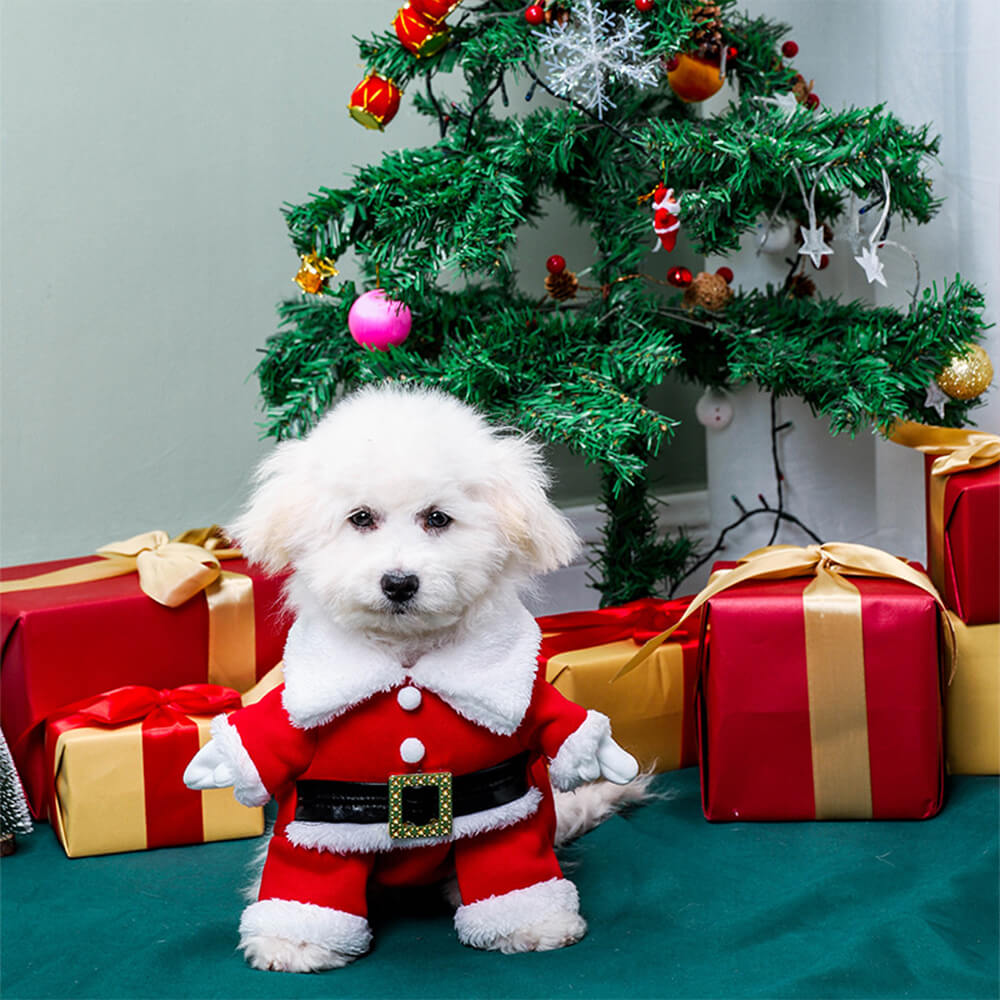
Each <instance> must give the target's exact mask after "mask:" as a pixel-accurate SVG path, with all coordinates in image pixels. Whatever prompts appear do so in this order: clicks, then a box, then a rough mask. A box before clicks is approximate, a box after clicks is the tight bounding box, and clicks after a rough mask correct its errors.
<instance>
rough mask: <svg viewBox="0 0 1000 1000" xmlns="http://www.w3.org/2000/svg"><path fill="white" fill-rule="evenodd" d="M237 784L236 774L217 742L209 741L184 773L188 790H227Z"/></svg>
mask: <svg viewBox="0 0 1000 1000" xmlns="http://www.w3.org/2000/svg"><path fill="white" fill-rule="evenodd" d="M235 783H236V772H235V771H234V770H233V769H232V767H231V766H230V765H229V764H228V763H226V760H225V758H224V757H223V756H222V751H221V750H220V749H219V746H218V744H217V743H216V742H215V740H209V741H208V742H207V743H206V744H205V745H204V746H203V747H202V748H201V749H200V750H199V751H198V752H197V753H196V754H195V755H194V757H192V758H191V763H190V764H188V766H187V768H186V769H185V771H184V784H185V785H187V786H188V788H194V789H197V790H200V789H202V788H227V787H228V786H229V785H234V784H235Z"/></svg>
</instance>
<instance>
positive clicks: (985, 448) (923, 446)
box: [889, 420, 1000, 590]
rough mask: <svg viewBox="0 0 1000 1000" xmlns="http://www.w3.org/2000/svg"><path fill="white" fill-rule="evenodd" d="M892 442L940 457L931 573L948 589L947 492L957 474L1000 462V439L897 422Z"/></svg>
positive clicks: (933, 483) (931, 494) (930, 505)
mask: <svg viewBox="0 0 1000 1000" xmlns="http://www.w3.org/2000/svg"><path fill="white" fill-rule="evenodd" d="M889 440H890V441H892V442H894V443H895V444H900V445H903V446H904V447H906V448H915V449H916V450H917V451H922V452H923V453H924V454H925V455H936V456H937V457H936V458H935V459H934V461H933V463H932V464H931V479H930V484H929V489H928V497H927V516H928V519H929V521H930V531H929V536H928V544H927V563H928V565H927V570H928V572H929V573H930V575H931V579H932V580H933V581H934V584H935V586H936V587H938V589H939V590H944V531H945V523H944V522H945V490H946V489H947V485H948V477H949V476H950V475H951V474H952V473H954V472H968V471H969V470H971V469H985V468H987V467H988V466H990V465H996V464H997V463H1000V436H997V435H996V434H988V433H987V432H986V431H973V430H968V429H967V428H960V427H928V426H926V425H925V424H917V423H914V422H912V421H909V420H900V421H897V423H895V424H894V425H893V426H892V428H891V430H890V432H889Z"/></svg>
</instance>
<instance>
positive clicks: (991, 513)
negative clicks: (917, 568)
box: [925, 455, 1000, 625]
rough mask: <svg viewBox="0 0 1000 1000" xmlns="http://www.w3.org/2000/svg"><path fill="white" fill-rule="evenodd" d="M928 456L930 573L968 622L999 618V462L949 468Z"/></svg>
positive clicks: (948, 601)
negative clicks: (944, 468)
mask: <svg viewBox="0 0 1000 1000" xmlns="http://www.w3.org/2000/svg"><path fill="white" fill-rule="evenodd" d="M925 461H926V466H927V563H928V568H929V570H930V574H931V579H932V580H933V581H934V583H935V585H936V586H937V588H938V589H939V590H940V591H941V593H942V596H943V597H944V602H945V604H947V605H948V607H949V608H951V610H952V611H954V612H955V613H956V614H957V615H958V617H959V618H961V619H962V621H964V622H965V623H966V624H967V625H991V624H994V623H996V622H1000V464H998V465H990V466H987V467H985V468H979V469H967V470H964V471H959V472H952V473H950V474H949V473H947V472H943V473H939V471H938V470H940V469H941V468H942V467H943V463H941V459H940V458H934V457H933V456H932V455H928V456H927V457H926V459H925ZM935 466H937V467H938V470H936V469H935Z"/></svg>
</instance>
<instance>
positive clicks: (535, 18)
mask: <svg viewBox="0 0 1000 1000" xmlns="http://www.w3.org/2000/svg"><path fill="white" fill-rule="evenodd" d="M524 19H525V21H527V22H528V24H541V23H542V21H544V20H545V8H544V7H543V6H542V5H541V4H540V3H533V4H532V5H531V6H530V7H529V8H528V9H527V10H526V11H525V12H524Z"/></svg>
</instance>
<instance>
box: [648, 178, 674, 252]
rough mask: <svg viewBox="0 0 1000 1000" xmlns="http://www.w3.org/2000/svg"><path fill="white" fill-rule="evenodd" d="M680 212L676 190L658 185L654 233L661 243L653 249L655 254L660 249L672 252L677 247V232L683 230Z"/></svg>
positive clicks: (654, 206) (654, 205)
mask: <svg viewBox="0 0 1000 1000" xmlns="http://www.w3.org/2000/svg"><path fill="white" fill-rule="evenodd" d="M680 212H681V203H680V202H679V201H678V200H677V198H675V197H674V189H673V188H668V187H666V186H664V185H663V184H658V185H657V187H656V190H655V191H654V192H653V232H654V233H656V235H657V237H658V238H659V241H660V242H659V243H658V244H657V245H656V246H654V247H653V250H654V252H655V251H656V250H659V249H660V247H662V248H663V249H664V250H667V251H670V250H673V248H674V247H675V246H676V245H677V230H678V229H680V228H681V224H680V222H678V221H677V216H678V215H680Z"/></svg>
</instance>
